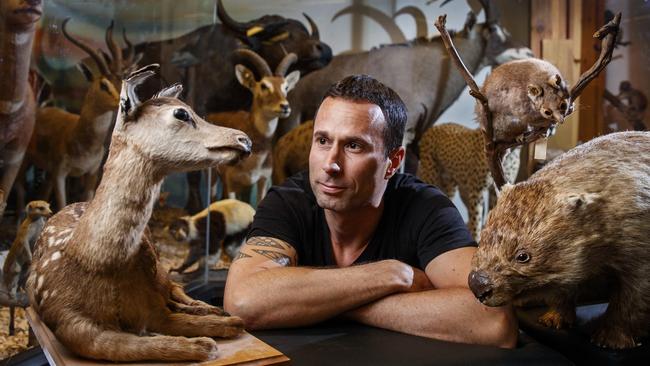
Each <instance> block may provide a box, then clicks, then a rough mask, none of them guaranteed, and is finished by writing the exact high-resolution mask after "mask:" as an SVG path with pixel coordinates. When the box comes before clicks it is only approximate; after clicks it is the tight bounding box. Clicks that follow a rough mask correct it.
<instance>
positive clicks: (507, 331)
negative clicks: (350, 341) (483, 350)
mask: <svg viewBox="0 0 650 366" xmlns="http://www.w3.org/2000/svg"><path fill="white" fill-rule="evenodd" d="M345 317H347V318H350V319H353V320H356V321H358V322H360V323H364V324H368V325H372V326H376V327H380V328H385V329H390V330H395V331H398V332H402V333H408V334H414V335H419V336H423V337H428V338H435V339H440V340H445V341H451V342H460V343H473V344H485V345H493V346H498V347H508V348H510V347H514V346H515V345H516V342H517V322H516V318H515V316H514V314H513V312H512V309H511V308H510V307H500V308H490V307H487V306H484V305H482V304H481V303H479V302H478V301H477V300H476V298H475V297H474V295H472V293H471V292H470V290H469V289H465V288H448V289H437V290H430V291H421V292H412V293H399V294H393V295H390V296H386V297H384V298H381V299H379V300H377V301H375V302H372V303H370V304H367V305H364V306H361V307H359V308H357V309H354V310H351V311H349V312H346V313H345Z"/></svg>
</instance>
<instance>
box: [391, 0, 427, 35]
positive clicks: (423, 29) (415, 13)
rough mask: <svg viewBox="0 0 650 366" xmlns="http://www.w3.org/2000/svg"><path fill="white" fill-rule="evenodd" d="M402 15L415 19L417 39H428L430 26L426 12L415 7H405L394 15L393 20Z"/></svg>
mask: <svg viewBox="0 0 650 366" xmlns="http://www.w3.org/2000/svg"><path fill="white" fill-rule="evenodd" d="M402 14H408V15H410V16H412V17H413V19H415V29H416V37H417V38H427V37H428V36H429V26H428V24H427V17H426V15H424V12H423V11H422V10H421V9H420V8H417V7H415V6H405V7H403V8H401V9H400V10H398V11H397V13H395V15H393V19H394V18H397V17H398V16H400V15H402Z"/></svg>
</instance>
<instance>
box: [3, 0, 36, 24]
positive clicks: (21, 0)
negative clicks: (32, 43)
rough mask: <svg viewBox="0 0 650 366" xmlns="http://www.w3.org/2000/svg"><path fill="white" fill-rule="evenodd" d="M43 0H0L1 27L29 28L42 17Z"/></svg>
mask: <svg viewBox="0 0 650 366" xmlns="http://www.w3.org/2000/svg"><path fill="white" fill-rule="evenodd" d="M42 14H43V2H42V1H41V0H0V19H2V23H3V24H2V25H0V29H1V28H4V27H5V26H6V27H9V28H12V29H15V30H27V29H29V28H31V27H32V26H33V25H34V24H35V23H36V22H38V21H39V20H40V19H41V15H42Z"/></svg>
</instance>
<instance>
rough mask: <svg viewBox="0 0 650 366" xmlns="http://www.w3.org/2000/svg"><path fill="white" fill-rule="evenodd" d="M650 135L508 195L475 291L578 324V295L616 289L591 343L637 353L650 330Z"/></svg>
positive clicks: (615, 141)
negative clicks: (591, 285)
mask: <svg viewBox="0 0 650 366" xmlns="http://www.w3.org/2000/svg"><path fill="white" fill-rule="evenodd" d="M649 182H650V132H620V133H614V134H610V135H606V136H603V137H599V138H597V139H594V140H591V141H589V142H587V143H585V144H582V145H580V146H578V147H576V148H574V149H572V150H570V151H568V152H567V153H565V154H563V155H561V156H559V157H558V158H556V159H554V160H553V161H551V162H550V163H549V164H548V165H546V166H545V167H544V168H542V169H541V170H540V171H538V172H537V173H535V174H534V175H533V176H531V177H530V178H529V179H528V180H527V181H525V182H521V183H518V184H516V185H514V186H512V185H505V186H503V189H502V191H501V194H500V196H499V200H498V201H497V204H496V207H495V208H494V209H493V210H492V211H491V212H490V214H489V216H488V220H487V223H486V225H485V227H484V228H483V230H482V231H481V242H480V243H479V247H478V250H477V252H476V254H475V255H474V258H473V260H472V271H471V272H470V275H469V286H470V288H471V290H472V292H473V293H474V295H475V296H476V297H477V298H478V299H479V300H480V301H481V302H482V303H484V304H486V305H488V306H500V305H503V304H506V303H509V302H512V301H517V302H526V301H527V300H540V299H543V300H545V301H546V302H547V303H548V304H549V305H550V310H549V311H548V312H547V313H546V314H544V315H542V317H540V319H539V321H540V322H541V323H543V324H544V325H546V326H550V327H555V328H560V327H562V326H564V325H571V324H572V323H574V322H575V319H576V313H575V304H576V294H577V293H578V292H579V291H580V290H582V289H583V288H584V286H583V285H584V284H585V283H586V282H587V281H590V280H596V281H597V280H599V279H601V278H603V281H613V282H614V283H615V286H614V289H613V291H611V293H605V294H606V295H609V305H608V307H607V311H606V312H605V314H604V315H603V317H602V318H600V319H598V320H597V328H596V330H595V332H594V333H593V335H592V342H594V343H596V344H598V345H600V346H602V347H608V348H615V349H621V348H631V347H635V346H636V345H638V342H639V340H640V338H641V337H643V336H646V335H648V330H649V329H648V324H650V277H648V274H649V273H650V185H649Z"/></svg>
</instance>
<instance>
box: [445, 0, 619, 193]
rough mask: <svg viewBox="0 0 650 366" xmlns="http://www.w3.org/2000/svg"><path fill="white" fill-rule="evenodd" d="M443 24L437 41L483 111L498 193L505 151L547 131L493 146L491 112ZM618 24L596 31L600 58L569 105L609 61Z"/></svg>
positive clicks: (582, 78) (580, 82)
mask: <svg viewBox="0 0 650 366" xmlns="http://www.w3.org/2000/svg"><path fill="white" fill-rule="evenodd" d="M482 3H485V0H483V1H482ZM486 11H487V9H486ZM446 20H447V16H446V15H441V16H439V17H438V20H437V21H436V23H435V26H436V28H438V31H440V37H441V38H442V40H443V42H444V44H445V48H446V49H447V52H449V55H450V56H451V59H452V60H453V61H454V64H455V65H456V68H458V71H459V72H460V73H461V75H462V76H463V78H464V79H465V82H466V83H467V85H468V86H469V88H470V92H469V93H470V95H471V96H473V97H474V98H476V99H477V100H478V101H479V102H480V103H481V108H482V109H483V114H484V115H485V120H486V126H481V127H482V128H483V132H484V135H483V137H484V139H485V154H486V156H487V159H488V164H489V166H490V172H491V173H492V178H493V179H494V183H495V184H496V186H497V189H500V188H501V187H502V186H503V185H504V184H505V183H506V180H505V177H504V175H503V167H502V165H501V161H502V158H503V155H504V153H505V151H506V150H507V149H509V148H511V147H515V146H519V145H523V144H528V143H531V142H533V141H536V140H538V139H539V138H541V137H544V136H546V134H547V131H548V128H537V129H535V130H533V131H528V132H526V133H524V137H523V139H521V140H520V141H510V142H497V141H495V140H494V125H493V121H492V111H491V110H490V108H489V106H488V100H487V98H486V97H485V95H483V93H481V91H480V90H479V88H478V86H477V85H476V82H475V81H474V78H473V77H472V75H471V74H470V73H469V71H467V68H466V67H465V65H464V64H463V61H462V60H461V59H460V56H459V55H458V52H457V51H456V48H455V47H454V44H453V42H452V40H451V37H450V36H449V33H448V32H447V29H446V28H445V23H446ZM620 20H621V14H620V13H619V14H617V15H616V17H615V18H614V19H613V20H612V21H610V22H609V23H607V24H606V25H605V26H603V27H602V28H601V29H600V30H598V31H597V32H596V33H595V34H594V37H597V38H599V39H603V37H605V39H603V41H602V48H601V53H600V56H599V57H598V60H597V62H596V64H595V65H594V66H592V67H591V68H590V69H589V70H587V72H585V73H584V74H583V75H581V76H580V79H579V80H578V83H577V84H576V86H575V87H574V88H573V89H571V92H570V98H571V102H573V100H575V99H574V98H577V97H578V95H580V93H581V92H582V90H583V89H584V88H585V87H586V86H587V84H588V83H589V82H590V81H591V80H593V79H594V78H595V77H596V76H598V73H600V71H602V70H603V69H604V68H605V66H607V64H608V63H609V61H611V56H612V52H613V50H614V43H615V40H616V34H617V33H618V26H619V23H620ZM571 105H572V103H571V104H569V106H571ZM571 112H573V109H572V108H571V107H570V108H568V109H567V113H566V115H565V116H568V115H569V114H571Z"/></svg>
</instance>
